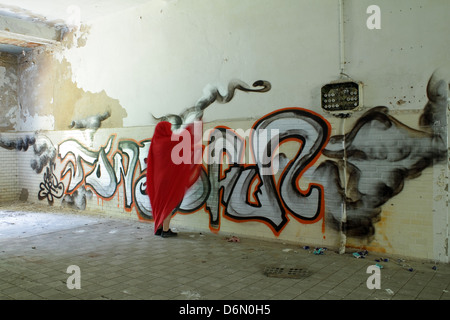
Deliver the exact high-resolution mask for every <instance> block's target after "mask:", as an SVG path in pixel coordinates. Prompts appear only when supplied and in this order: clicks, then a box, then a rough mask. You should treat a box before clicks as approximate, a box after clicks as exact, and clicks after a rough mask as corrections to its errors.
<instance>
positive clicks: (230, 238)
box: [225, 236, 241, 242]
mask: <svg viewBox="0 0 450 320" xmlns="http://www.w3.org/2000/svg"><path fill="white" fill-rule="evenodd" d="M225 239H226V240H227V242H241V240H240V239H239V238H238V237H236V236H231V237H228V238H225Z"/></svg>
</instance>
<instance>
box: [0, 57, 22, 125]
mask: <svg viewBox="0 0 450 320" xmlns="http://www.w3.org/2000/svg"><path fill="white" fill-rule="evenodd" d="M17 71H18V70H17V57H16V56H14V55H11V54H8V53H0V131H8V130H13V129H14V123H15V121H16V116H17V112H18V110H19V108H18V107H19V104H18V97H17V93H18V87H19V78H18V73H17Z"/></svg>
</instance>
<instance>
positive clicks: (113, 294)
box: [0, 205, 450, 300]
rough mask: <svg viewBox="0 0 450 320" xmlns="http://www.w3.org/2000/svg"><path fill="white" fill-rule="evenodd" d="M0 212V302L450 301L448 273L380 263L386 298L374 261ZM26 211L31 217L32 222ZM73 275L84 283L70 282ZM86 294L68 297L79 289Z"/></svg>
mask: <svg viewBox="0 0 450 320" xmlns="http://www.w3.org/2000/svg"><path fill="white" fill-rule="evenodd" d="M15 209H17V208H15V207H14V205H1V206H0V299H2V300H11V299H14V300H23V299H27V300H28V299H38V300H42V299H83V300H91V299H146V300H147V299H160V300H269V299H276V300H291V299H295V300H297V299H308V300H310V299H314V300H315V299H345V300H350V299H432V300H439V299H443V300H449V299H450V292H449V291H450V265H449V264H438V265H437V268H436V270H434V269H433V266H434V264H433V263H431V262H425V261H405V262H403V264H405V263H407V264H409V266H410V267H412V268H413V270H412V271H409V270H408V266H401V265H400V264H398V261H397V259H396V258H395V257H384V258H389V259H390V260H389V261H388V262H385V261H382V262H380V264H381V265H382V266H383V268H382V269H379V270H380V272H381V277H380V280H381V283H380V284H381V288H380V289H369V288H368V287H367V280H368V278H369V277H370V276H372V273H367V268H368V267H369V266H372V265H375V264H376V263H377V262H376V261H375V259H377V258H379V256H378V255H375V254H370V253H369V255H368V256H366V257H365V258H364V259H356V258H355V257H354V256H353V255H352V252H349V253H347V254H344V255H339V254H337V253H335V252H333V251H331V250H327V251H325V252H324V254H322V255H316V254H314V253H313V249H314V248H312V249H309V250H305V249H303V248H302V247H300V246H296V245H294V244H283V243H281V242H264V241H260V240H255V239H246V238H241V239H240V242H228V241H227V239H226V235H214V234H210V233H208V234H199V233H189V232H180V233H179V236H178V237H176V238H168V239H163V238H161V237H157V236H154V235H153V224H149V223H142V222H138V221H136V220H131V219H127V220H125V219H121V220H119V219H107V218H102V217H96V216H93V215H76V214H74V213H73V212H72V213H67V212H56V211H55V210H54V209H53V210H52V212H43V211H39V210H36V208H33V207H32V206H24V205H21V206H20V208H19V209H21V210H22V211H20V212H15V211H14V210H15ZM29 210H34V212H30V211H29ZM69 266H77V267H79V273H77V272H74V273H72V272H67V269H68V267H69ZM266 267H277V268H285V269H284V270H286V268H287V269H289V268H298V269H302V271H303V272H304V274H302V278H299V279H295V278H286V277H284V278H280V277H268V276H267V275H266V274H265V273H264V271H265V269H266ZM76 275H79V276H80V277H79V278H78V279H79V282H78V283H79V284H80V286H81V288H80V289H77V288H72V289H70V288H69V287H68V284H69V285H70V284H76V283H77V281H76V279H75V280H74V278H75V276H76Z"/></svg>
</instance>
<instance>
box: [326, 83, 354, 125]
mask: <svg viewBox="0 0 450 320" xmlns="http://www.w3.org/2000/svg"><path fill="white" fill-rule="evenodd" d="M321 103H322V109H323V110H325V111H327V112H329V113H331V114H332V115H334V116H336V117H343V118H346V117H350V116H351V114H352V112H353V111H356V110H358V109H359V108H360V107H362V103H363V99H362V83H360V82H354V81H340V82H333V83H329V84H326V85H324V86H323V87H322V89H321Z"/></svg>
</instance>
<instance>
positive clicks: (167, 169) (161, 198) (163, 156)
mask: <svg viewBox="0 0 450 320" xmlns="http://www.w3.org/2000/svg"><path fill="white" fill-rule="evenodd" d="M200 123H201V122H200ZM171 126H172V125H171V123H170V122H167V121H161V122H158V124H157V125H156V127H155V132H154V134H153V138H152V140H151V143H150V148H149V152H148V157H147V174H146V175H147V194H148V196H149V198H150V204H151V207H152V214H153V219H154V222H155V226H154V231H155V235H161V236H163V237H170V236H176V235H177V234H176V233H175V232H173V231H172V230H170V228H169V224H170V219H171V217H172V214H173V213H175V211H176V208H177V207H178V206H179V204H180V203H181V201H182V200H183V197H184V195H185V193H186V191H187V190H188V189H189V188H190V187H191V186H192V185H193V184H194V183H195V181H197V179H198V177H199V175H200V169H201V167H200V164H201V160H200V161H199V159H201V150H202V149H201V134H200V137H198V134H197V135H195V134H194V131H195V130H194V127H195V126H194V124H192V123H191V124H189V125H187V127H186V128H184V129H179V130H176V131H175V132H174V131H172V129H171ZM199 143H200V149H198V147H199V145H198V144H199ZM199 152H200V158H198V156H199Z"/></svg>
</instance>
